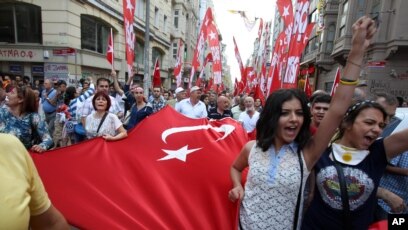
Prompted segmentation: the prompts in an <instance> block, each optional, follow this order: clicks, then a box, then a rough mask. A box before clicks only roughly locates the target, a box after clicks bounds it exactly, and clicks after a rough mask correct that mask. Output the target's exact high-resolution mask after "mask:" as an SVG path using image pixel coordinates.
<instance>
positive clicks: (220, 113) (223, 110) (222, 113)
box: [208, 96, 232, 119]
mask: <svg viewBox="0 0 408 230" xmlns="http://www.w3.org/2000/svg"><path fill="white" fill-rule="evenodd" d="M229 108H230V100H229V99H228V98H227V97H225V96H219V97H218V100H217V108H212V109H210V111H209V112H208V118H210V119H221V118H224V117H231V118H232V112H231V110H230V109H229Z"/></svg>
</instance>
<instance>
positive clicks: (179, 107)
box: [176, 86, 207, 118]
mask: <svg viewBox="0 0 408 230" xmlns="http://www.w3.org/2000/svg"><path fill="white" fill-rule="evenodd" d="M200 96H201V89H200V87H198V86H193V87H192V88H191V89H190V98H186V99H183V100H181V101H180V102H179V103H177V104H176V111H177V112H179V113H181V114H183V115H185V116H187V117H190V118H204V117H207V109H206V107H205V104H204V102H202V101H200Z"/></svg>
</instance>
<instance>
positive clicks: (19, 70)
mask: <svg viewBox="0 0 408 230" xmlns="http://www.w3.org/2000/svg"><path fill="white" fill-rule="evenodd" d="M9 70H10V72H11V73H22V72H23V67H22V66H21V65H10V66H9Z"/></svg>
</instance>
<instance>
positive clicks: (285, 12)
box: [276, 0, 293, 28]
mask: <svg viewBox="0 0 408 230" xmlns="http://www.w3.org/2000/svg"><path fill="white" fill-rule="evenodd" d="M276 5H277V6H278V10H279V14H280V16H281V18H282V19H283V23H284V24H285V28H286V27H288V26H290V25H291V24H293V6H292V1H291V0H277V1H276Z"/></svg>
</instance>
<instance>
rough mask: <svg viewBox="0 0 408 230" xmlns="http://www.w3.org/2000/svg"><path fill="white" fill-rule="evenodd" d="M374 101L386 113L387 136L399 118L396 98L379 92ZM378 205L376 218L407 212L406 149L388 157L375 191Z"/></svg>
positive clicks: (385, 217)
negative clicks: (387, 162)
mask: <svg viewBox="0 0 408 230" xmlns="http://www.w3.org/2000/svg"><path fill="white" fill-rule="evenodd" d="M376 101H377V102H378V103H379V104H380V105H381V106H383V108H384V110H385V111H386V113H387V119H386V122H387V123H388V125H387V126H386V127H385V128H384V131H383V133H382V134H381V136H382V137H387V136H389V135H390V134H391V133H392V131H393V130H394V129H395V128H396V127H397V126H398V124H399V123H400V122H401V120H400V119H399V118H397V117H395V112H396V110H397V106H398V100H397V98H396V97H395V96H393V95H390V94H386V93H381V94H377V95H376ZM377 197H378V198H379V199H378V205H377V210H376V219H377V220H384V219H387V216H388V214H389V213H405V214H406V213H408V209H407V205H408V151H407V152H405V153H402V154H400V155H398V156H397V157H395V158H393V159H390V161H389V164H388V166H387V168H386V169H385V172H384V174H383V176H382V178H381V181H380V186H379V187H378V191H377Z"/></svg>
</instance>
